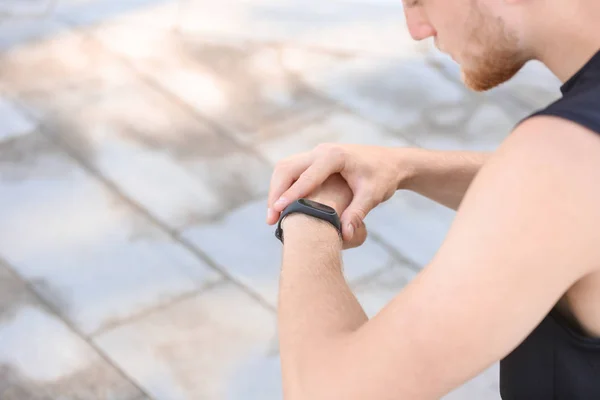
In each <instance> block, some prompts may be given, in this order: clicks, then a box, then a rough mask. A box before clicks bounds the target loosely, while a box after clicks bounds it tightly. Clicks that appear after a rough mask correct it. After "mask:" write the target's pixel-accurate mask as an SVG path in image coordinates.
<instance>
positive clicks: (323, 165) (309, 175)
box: [275, 157, 340, 211]
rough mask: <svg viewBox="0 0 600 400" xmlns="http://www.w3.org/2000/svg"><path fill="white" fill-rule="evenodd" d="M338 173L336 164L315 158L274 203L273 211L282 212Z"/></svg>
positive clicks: (338, 168)
mask: <svg viewBox="0 0 600 400" xmlns="http://www.w3.org/2000/svg"><path fill="white" fill-rule="evenodd" d="M338 172H340V166H339V164H338V163H336V162H335V161H333V160H331V159H327V158H325V157H320V158H317V159H316V160H315V161H314V162H313V163H312V164H311V165H310V166H309V167H308V168H307V169H306V171H304V172H303V173H302V175H300V177H298V180H296V182H294V183H293V184H292V186H291V187H290V188H289V189H288V190H286V191H285V192H284V193H283V194H282V195H281V197H280V198H279V200H278V201H276V202H275V211H282V210H283V209H284V208H285V207H287V206H288V205H289V204H290V203H292V202H293V201H296V200H298V199H300V198H302V197H304V196H307V195H309V194H310V193H311V192H313V191H314V190H315V189H316V188H318V187H319V186H321V185H322V184H323V182H325V181H326V180H327V178H329V177H330V176H331V175H333V174H335V173H338Z"/></svg>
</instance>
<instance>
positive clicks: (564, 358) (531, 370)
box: [500, 51, 600, 400]
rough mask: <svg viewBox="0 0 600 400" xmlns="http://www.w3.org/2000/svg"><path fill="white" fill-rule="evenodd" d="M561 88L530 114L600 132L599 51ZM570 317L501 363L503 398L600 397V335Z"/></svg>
mask: <svg viewBox="0 0 600 400" xmlns="http://www.w3.org/2000/svg"><path fill="white" fill-rule="evenodd" d="M561 92H562V97H561V98H560V99H559V100H557V101H556V102H555V103H553V104H550V105H549V106H548V107H547V108H545V109H543V110H540V111H538V112H535V113H534V114H532V115H530V116H529V117H527V118H531V117H533V116H536V115H551V116H556V117H560V118H564V119H567V120H570V121H573V122H575V123H578V124H580V125H582V126H584V127H586V128H588V129H591V130H592V131H594V132H596V133H598V134H600V51H599V52H598V53H596V55H595V56H594V57H592V58H591V59H590V60H589V61H588V62H587V63H586V64H585V65H584V66H583V67H582V68H581V69H580V70H579V71H578V72H577V73H576V74H575V75H573V76H572V77H571V78H570V79H569V80H568V81H567V82H565V83H564V84H563V85H562V86H561ZM527 118H526V119H527ZM598 184H600V182H599V183H598ZM570 321H571V320H570V319H567V318H565V317H564V316H563V314H561V312H560V311H559V310H558V308H557V307H555V308H554V309H553V310H552V311H551V312H550V314H549V315H548V316H547V317H546V318H545V319H544V320H543V321H542V322H541V324H540V325H539V326H538V327H537V328H536V329H535V330H534V331H533V332H532V333H531V335H529V337H527V339H525V341H523V343H521V344H520V345H519V347H517V348H516V349H515V350H514V351H513V352H512V353H511V354H509V355H508V356H507V357H506V358H505V359H504V360H502V361H501V362H500V393H501V395H502V399H503V400H538V399H540V400H541V399H551V400H563V399H564V400H600V338H590V337H586V336H585V335H584V334H583V333H582V331H581V330H580V329H579V328H578V327H577V326H575V325H574V324H573V323H571V322H570Z"/></svg>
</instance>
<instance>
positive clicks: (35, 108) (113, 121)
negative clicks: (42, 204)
mask: <svg viewBox="0 0 600 400" xmlns="http://www.w3.org/2000/svg"><path fill="white" fill-rule="evenodd" d="M57 50H60V51H57ZM64 54H69V57H65V59H63V58H62V56H63V55H64ZM3 61H4V62H3V63H2V61H0V79H3V80H6V81H10V82H11V84H10V86H11V89H12V92H13V93H16V95H17V96H18V97H19V98H20V99H21V101H22V102H23V103H24V105H25V106H26V107H28V111H29V112H30V114H31V115H33V116H35V117H37V118H39V119H41V120H42V121H43V125H44V128H45V131H47V132H49V133H52V134H54V135H56V136H57V137H59V138H60V139H62V140H63V141H64V142H66V143H67V144H68V145H69V146H70V147H71V148H72V150H73V151H75V152H76V153H77V155H78V156H79V158H81V159H82V160H84V161H85V162H86V163H88V164H89V165H92V166H94V167H95V168H96V169H97V170H99V172H100V173H101V174H103V175H104V176H105V177H107V178H108V179H109V180H111V181H112V182H113V183H115V184H116V185H117V186H118V187H119V188H120V190H122V191H123V192H124V193H125V194H126V195H127V196H129V197H130V198H132V199H134V200H135V201H136V202H137V203H138V204H141V205H142V206H143V207H145V208H146V209H147V210H149V211H150V213H152V214H153V215H154V216H156V217H158V218H159V219H160V220H161V221H163V222H165V223H166V224H168V225H169V226H170V227H172V228H181V227H182V226H185V225H187V224H194V223H198V222H201V221H205V220H209V219H211V218H213V217H214V216H216V215H218V214H220V213H222V212H223V211H226V210H228V209H231V208H233V207H236V206H239V205H241V204H243V203H244V202H246V201H248V200H250V199H252V198H254V197H256V196H258V195H264V194H265V193H266V192H267V190H268V184H269V178H270V174H271V167H270V166H269V165H268V164H267V163H265V162H264V161H261V160H260V159H259V158H258V157H256V156H253V155H252V154H250V153H248V152H247V151H246V150H244V149H243V148H242V147H240V146H238V145H236V144H235V143H233V142H232V140H228V138H227V137H226V136H224V135H222V134H220V132H218V131H216V130H215V129H213V128H211V127H210V126H209V125H208V124H207V123H203V122H202V121H201V120H200V119H199V118H198V117H195V116H194V115H193V113H192V112H190V110H187V109H186V108H185V107H182V106H180V105H177V104H176V102H174V101H173V100H172V99H170V98H169V97H168V96H166V95H163V94H161V93H160V92H159V91H157V90H155V89H153V88H152V87H150V86H149V85H147V84H145V83H144V82H142V81H141V80H140V79H139V78H138V77H137V76H136V75H135V73H134V72H133V71H132V70H130V69H128V68H127V67H126V66H125V65H124V64H123V63H121V62H119V60H117V59H116V58H115V57H113V56H111V55H110V53H109V52H107V51H106V50H105V49H103V48H102V47H101V46H99V45H98V44H97V43H96V42H94V41H93V40H90V39H86V38H85V37H84V36H82V35H75V34H73V35H69V36H66V37H64V38H56V39H54V40H51V41H49V42H47V43H45V44H41V43H40V44H37V45H35V46H31V47H30V48H27V49H23V50H21V51H18V52H14V53H11V54H10V55H8V56H7V57H5V59H4V60H3ZM20 62H23V63H25V64H26V65H27V66H28V68H21V69H19V68H18V63H20ZM33 64H35V66H37V68H38V70H39V69H41V68H44V67H45V66H48V67H47V73H46V74H45V75H44V76H43V77H41V78H40V77H38V75H39V74H37V70H36V69H35V68H34V66H33ZM92 64H93V65H92ZM84 67H89V68H90V69H91V68H93V70H94V71H98V74H97V75H95V74H92V73H90V71H88V70H87V69H86V68H84ZM2 72H4V74H3V73H2Z"/></svg>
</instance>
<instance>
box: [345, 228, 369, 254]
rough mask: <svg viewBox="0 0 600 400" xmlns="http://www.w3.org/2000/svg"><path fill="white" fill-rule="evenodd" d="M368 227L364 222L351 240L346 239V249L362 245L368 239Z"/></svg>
mask: <svg viewBox="0 0 600 400" xmlns="http://www.w3.org/2000/svg"><path fill="white" fill-rule="evenodd" d="M367 235H368V233H367V227H366V225H365V224H362V225H361V226H360V227H359V228H358V229H357V230H356V231H355V232H354V235H353V236H352V239H351V240H350V241H344V246H343V249H344V250H348V249H354V248H356V247H360V246H362V245H363V243H364V242H365V241H366V240H367Z"/></svg>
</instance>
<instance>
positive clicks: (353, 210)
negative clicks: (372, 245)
mask: <svg viewBox="0 0 600 400" xmlns="http://www.w3.org/2000/svg"><path fill="white" fill-rule="evenodd" d="M371 203H372V200H371V198H370V197H369V194H368V192H365V191H363V192H359V193H357V194H355V195H354V198H353V199H352V202H351V203H350V205H349V206H348V208H346V210H345V211H344V212H343V213H342V215H341V217H340V222H341V224H342V235H343V237H344V240H347V241H348V240H351V239H352V237H353V236H354V232H356V231H357V230H358V228H360V227H361V226H362V225H363V224H364V222H363V221H364V219H365V217H366V216H367V214H368V213H369V211H371V209H372V208H373V207H372V205H371Z"/></svg>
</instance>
